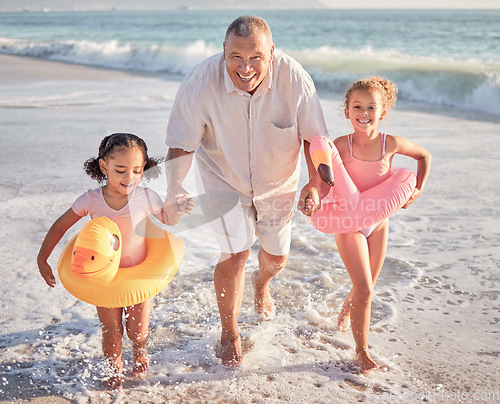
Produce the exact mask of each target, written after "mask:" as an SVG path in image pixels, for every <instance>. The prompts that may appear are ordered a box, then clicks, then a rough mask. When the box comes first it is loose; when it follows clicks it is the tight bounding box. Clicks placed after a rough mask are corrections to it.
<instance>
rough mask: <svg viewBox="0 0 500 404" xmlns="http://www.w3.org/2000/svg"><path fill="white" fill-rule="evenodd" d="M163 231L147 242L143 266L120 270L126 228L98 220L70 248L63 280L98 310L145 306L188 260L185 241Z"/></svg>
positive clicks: (64, 255) (62, 260)
mask: <svg viewBox="0 0 500 404" xmlns="http://www.w3.org/2000/svg"><path fill="white" fill-rule="evenodd" d="M157 229H159V228H157ZM159 233H160V234H159V235H157V234H155V236H156V237H151V238H146V248H147V254H146V259H145V260H144V261H143V262H141V263H140V264H138V265H136V266H133V267H128V268H119V265H120V257H121V251H122V246H121V244H122V243H121V234H120V229H118V226H117V225H116V223H114V222H113V221H112V220H111V219H108V218H107V217H98V218H95V219H92V220H91V221H90V222H88V223H87V224H86V225H85V226H84V227H83V228H82V230H81V231H80V233H79V234H78V235H77V236H75V237H73V238H72V239H71V240H70V241H69V243H68V244H67V245H66V246H65V247H64V250H63V252H62V253H61V257H60V258H59V265H58V272H59V279H60V280H61V283H62V284H63V286H64V287H65V288H66V290H67V291H68V292H69V293H71V294H72V295H73V296H75V297H76V298H78V299H80V300H82V301H84V302H87V303H90V304H93V305H95V306H99V307H109V308H113V307H126V306H133V305H134V304H138V303H141V302H144V301H145V300H148V299H150V298H151V297H153V296H155V295H157V294H158V293H159V292H160V291H161V290H162V289H163V288H164V287H165V286H167V285H168V284H169V283H170V281H171V280H172V278H173V277H174V275H175V274H176V272H177V270H178V268H179V265H180V263H181V261H182V258H183V256H184V243H183V242H182V240H181V239H180V238H179V237H177V236H174V235H173V234H170V233H168V232H166V231H163V230H161V229H160V232H159Z"/></svg>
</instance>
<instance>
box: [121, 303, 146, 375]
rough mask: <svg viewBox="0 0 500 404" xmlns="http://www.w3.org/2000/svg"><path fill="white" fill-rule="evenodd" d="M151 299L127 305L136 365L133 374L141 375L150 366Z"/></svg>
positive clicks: (129, 330) (126, 321)
mask: <svg viewBox="0 0 500 404" xmlns="http://www.w3.org/2000/svg"><path fill="white" fill-rule="evenodd" d="M150 315H151V299H149V300H146V301H145V302H142V303H139V304H136V305H134V306H129V307H125V324H126V327H127V335H128V337H129V339H130V340H131V341H132V351H133V356H134V365H133V368H132V375H133V376H139V375H140V374H142V373H144V372H145V371H146V370H147V369H148V367H149V356H148V350H147V346H146V345H147V342H148V337H149V318H150Z"/></svg>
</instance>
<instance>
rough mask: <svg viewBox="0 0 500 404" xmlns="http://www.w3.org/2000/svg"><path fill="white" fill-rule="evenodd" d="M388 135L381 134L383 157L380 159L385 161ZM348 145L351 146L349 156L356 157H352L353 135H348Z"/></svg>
mask: <svg viewBox="0 0 500 404" xmlns="http://www.w3.org/2000/svg"><path fill="white" fill-rule="evenodd" d="M386 136H387V135H386V134H385V133H381V134H380V137H381V138H382V157H381V158H380V160H383V159H384V158H385V137H386ZM347 144H348V145H349V155H350V156H351V157H354V156H353V155H352V134H351V133H350V134H348V135H347Z"/></svg>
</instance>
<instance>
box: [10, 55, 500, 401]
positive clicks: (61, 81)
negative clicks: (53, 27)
mask: <svg viewBox="0 0 500 404" xmlns="http://www.w3.org/2000/svg"><path fill="white" fill-rule="evenodd" d="M178 85H179V81H178V80H173V79H167V78H162V77H151V76H149V77H148V76H140V75H135V74H131V73H124V72H118V71H111V70H105V69H95V68H90V67H84V66H77V65H70V64H63V63H56V62H48V61H41V60H36V59H30V58H21V57H12V56H5V55H3V56H0V94H1V96H0V122H1V123H2V124H1V127H2V131H1V134H0V137H1V139H2V148H1V150H0V157H1V158H0V164H2V172H3V173H4V175H3V176H2V178H1V179H0V184H1V190H2V192H1V194H0V227H1V228H2V236H3V237H2V239H3V241H2V244H1V245H0V254H1V257H2V261H1V264H0V265H1V266H0V268H1V269H0V273H1V276H2V284H3V287H2V296H1V298H0V403H7V402H18V403H27V402H30V403H68V402H71V403H112V402H125V403H143V402H150V403H162V402H169V403H170V402H171V403H181V402H186V403H189V402H199V403H204V402H214V403H215V402H217V403H281V402H291V403H348V402H366V401H368V402H370V401H375V402H399V401H406V402H415V401H423V402H436V403H440V402H445V403H449V402H499V401H500V388H499V387H498V386H499V384H500V376H499V373H498V365H499V363H500V362H499V355H500V350H499V348H498V339H499V332H500V303H499V297H500V264H499V261H500V256H499V253H498V251H499V244H500V218H499V217H500V214H499V213H500V212H499V211H500V209H499V207H498V204H497V199H498V196H499V195H498V191H497V189H496V188H497V186H498V179H497V171H498V167H499V166H498V161H499V160H500V118H499V117H498V116H491V115H480V114H478V113H475V114H472V113H467V112H464V111H456V110H455V111H452V110H445V109H441V108H430V107H423V106H421V105H420V106H419V105H408V104H405V103H404V102H403V101H401V102H400V103H398V107H397V108H396V109H395V110H394V111H392V112H391V113H390V116H389V119H388V120H387V121H386V122H384V126H383V127H382V128H381V129H382V130H384V131H387V132H388V133H392V134H397V135H401V136H405V137H408V138H409V139H411V140H413V141H415V142H417V143H419V144H421V145H423V146H424V147H426V148H428V149H429V150H430V151H431V153H432V156H433V166H432V171H431V177H430V179H429V182H428V185H427V187H426V189H425V191H424V193H423V195H422V196H421V197H420V199H419V200H418V201H417V202H415V204H413V205H412V206H411V207H410V209H408V210H406V211H401V212H398V213H397V214H396V215H395V216H394V217H393V218H391V221H390V239H389V249H388V254H387V260H386V263H385V265H384V268H383V270H382V274H381V276H380V280H379V282H378V283H377V285H376V288H375V290H376V293H375V294H376V297H375V299H374V303H373V320H372V326H371V332H370V339H369V342H370V346H371V347H372V348H371V352H372V355H373V356H374V358H375V359H376V360H377V361H378V362H379V363H380V364H381V370H379V371H376V372H372V373H371V374H369V375H360V374H359V373H358V371H357V369H356V367H355V366H354V365H353V362H352V358H353V354H354V351H353V349H354V344H353V339H352V335H351V333H350V331H348V332H345V333H340V332H338V331H337V330H336V329H335V323H336V316H337V314H338V311H339V309H340V306H341V304H342V301H343V298H344V297H345V294H346V293H347V292H348V290H349V287H350V286H349V285H350V281H349V278H348V276H347V274H346V271H345V269H344V268H343V265H342V262H341V261H340V258H339V257H338V254H337V252H336V250H335V243H334V240H333V238H332V236H328V235H324V234H321V233H319V232H317V231H315V230H314V229H313V228H312V227H311V226H310V225H309V224H308V223H307V221H306V220H305V218H304V217H303V216H302V215H301V214H300V213H298V212H297V214H295V216H294V222H293V238H292V252H291V255H290V258H289V263H288V266H287V268H286V270H285V271H284V272H283V273H282V274H280V275H279V277H278V278H277V279H276V280H275V281H273V283H272V285H271V288H272V292H273V295H274V298H275V300H276V306H277V314H276V317H275V319H274V320H272V321H269V322H263V323H260V322H258V321H257V320H256V318H255V316H254V315H253V309H252V304H251V302H252V298H253V296H252V291H251V286H250V282H249V279H250V274H251V273H252V272H253V271H254V270H255V269H256V267H257V258H256V252H257V251H258V249H257V246H256V247H255V248H254V249H253V250H252V254H251V257H250V260H249V263H248V266H247V272H246V273H247V282H246V289H245V296H244V301H243V307H242V311H241V314H240V324H241V325H240V328H241V332H242V336H243V338H244V340H245V349H246V350H247V354H246V356H245V361H244V365H243V368H242V369H240V370H237V371H236V370H227V369H225V368H224V367H222V366H221V365H220V364H219V361H218V359H217V358H216V357H215V344H216V342H217V340H218V337H219V334H220V326H219V318H218V313H217V306H216V302H215V296H214V290H213V279H212V272H213V266H214V265H215V263H216V260H217V246H216V245H215V244H214V241H213V240H212V238H211V237H210V231H209V230H208V229H207V228H206V227H203V226H202V227H200V228H195V229H191V230H189V229H187V230H186V229H184V228H183V227H182V226H180V227H179V228H178V229H175V228H174V229H172V231H173V232H174V233H177V234H179V236H181V237H182V238H183V239H184V242H185V244H186V255H185V257H184V261H183V264H182V266H181V269H180V270H179V273H178V274H177V275H176V277H175V278H174V280H173V281H172V283H171V284H170V285H169V286H168V287H167V288H166V289H165V290H164V291H163V292H162V293H160V295H159V296H157V297H156V298H155V300H154V304H153V306H154V308H153V313H152V316H151V340H150V345H149V350H150V354H151V367H150V369H149V371H148V373H147V375H146V376H145V377H143V378H141V379H133V378H132V377H130V370H128V369H129V368H130V356H131V355H130V344H127V343H125V344H124V348H125V349H124V351H125V352H124V358H125V361H126V362H125V368H126V370H125V376H126V380H125V383H124V389H123V390H122V391H119V392H108V391H106V390H105V389H103V388H102V386H101V382H100V377H101V376H100V374H101V372H100V367H101V366H102V354H101V350H100V327H99V324H98V321H97V318H96V314H95V309H94V308H93V307H92V306H90V305H88V304H85V303H83V302H80V301H78V300H76V299H75V298H74V297H72V296H71V295H70V294H69V293H68V292H66V291H65V290H64V288H63V287H62V285H61V284H60V283H59V282H58V284H57V286H56V288H55V289H50V288H48V287H47V286H46V285H45V283H44V282H43V280H42V278H41V277H40V276H39V274H38V269H37V266H36V254H37V253H38V249H39V246H40V243H41V241H42V239H43V237H44V236H45V234H46V232H47V230H48V228H49V227H50V225H51V224H52V223H53V221H54V220H55V219H56V218H57V217H58V216H59V215H60V214H62V213H63V212H64V211H65V210H66V209H68V208H69V207H70V206H71V203H72V202H73V201H74V199H75V198H76V197H77V196H78V195H80V194H81V193H83V192H84V191H85V190H87V189H89V188H95V187H96V184H95V183H94V182H93V181H92V180H91V179H90V178H87V177H86V176H85V174H84V172H83V170H82V164H83V162H84V161H85V160H86V159H88V158H89V157H92V156H94V155H95V154H96V153H97V148H98V145H99V142H100V141H101V139H102V138H103V137H104V136H105V135H107V134H109V133H112V132H118V131H127V132H132V133H136V134H138V135H139V136H141V137H143V138H144V139H145V140H146V142H147V144H148V146H149V149H150V154H151V155H153V156H158V157H160V156H163V155H165V153H166V146H165V144H164V136H165V129H166V124H167V121H168V115H169V111H170V109H171V107H172V103H173V99H174V97H175V94H176V91H177V88H178ZM320 95H321V100H322V105H323V108H324V112H325V116H326V119H327V124H328V129H329V131H330V136H331V137H332V138H333V137H336V136H340V135H342V134H345V133H346V132H347V131H348V130H349V129H348V126H347V123H346V122H345V119H343V117H342V115H341V111H340V107H339V106H340V103H341V100H340V98H335V97H327V96H326V95H324V94H321V93H320ZM302 164H304V163H303V162H302ZM393 165H405V166H408V167H410V168H413V169H414V168H415V166H414V163H413V162H412V161H408V160H407V159H398V160H396V159H395V162H394V163H393ZM305 177H306V170H305V169H304V168H303V170H302V178H301V185H302V184H304V183H305ZM150 186H151V188H153V189H155V190H157V191H158V192H159V193H160V195H161V196H162V197H163V196H164V192H165V189H164V188H165V184H164V178H161V179H159V180H155V181H153V182H151V183H150ZM188 186H192V179H190V178H188ZM190 189H193V191H194V188H190ZM78 228H79V227H78V226H76V227H75V228H74V229H71V231H70V232H68V234H67V235H66V236H65V237H64V239H63V241H62V242H61V243H60V245H59V246H58V247H57V248H56V250H55V251H54V253H53V256H52V257H51V261H50V263H51V265H52V266H53V268H54V269H55V268H56V265H57V258H58V256H59V254H60V252H61V250H62V247H63V245H64V243H65V242H66V241H68V240H69V238H70V237H72V236H73V235H74V234H76V233H77V231H78Z"/></svg>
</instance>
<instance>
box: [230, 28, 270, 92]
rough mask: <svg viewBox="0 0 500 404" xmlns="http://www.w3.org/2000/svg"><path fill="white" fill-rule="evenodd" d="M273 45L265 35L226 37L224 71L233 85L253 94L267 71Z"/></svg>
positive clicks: (233, 35)
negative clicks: (225, 70)
mask: <svg viewBox="0 0 500 404" xmlns="http://www.w3.org/2000/svg"><path fill="white" fill-rule="evenodd" d="M273 53H274V45H273V44H272V42H271V41H270V40H269V38H268V37H267V36H266V34H265V33H255V34H253V35H251V36H249V37H242V36H238V35H236V34H234V33H231V34H229V35H228V37H227V39H226V41H225V42H224V59H225V60H226V69H227V72H228V74H229V77H231V80H232V81H233V83H234V85H235V86H236V87H237V88H238V89H240V90H242V91H246V92H247V93H249V94H253V93H255V91H256V90H257V88H258V87H259V85H260V83H262V80H263V79H264V77H265V76H266V74H267V72H268V71H269V64H270V63H271V61H272V59H273Z"/></svg>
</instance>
